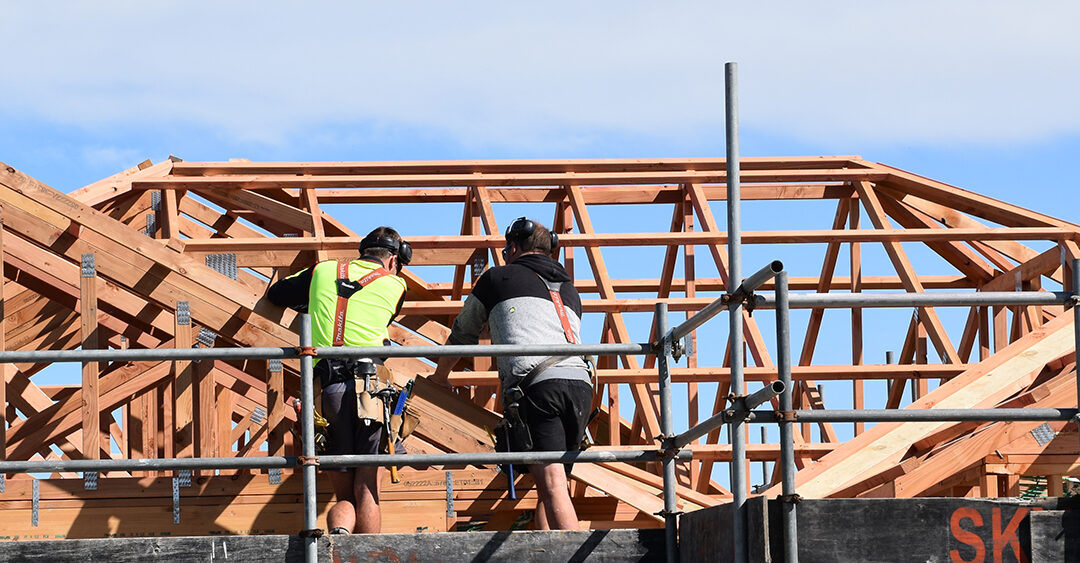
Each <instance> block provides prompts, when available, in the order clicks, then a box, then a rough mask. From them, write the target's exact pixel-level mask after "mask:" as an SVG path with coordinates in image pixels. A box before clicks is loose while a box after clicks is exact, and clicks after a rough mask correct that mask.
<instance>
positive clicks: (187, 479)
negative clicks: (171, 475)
mask: <svg viewBox="0 0 1080 563" xmlns="http://www.w3.org/2000/svg"><path fill="white" fill-rule="evenodd" d="M176 482H177V483H179V484H180V486H181V487H190V486H191V470H190V469H181V470H180V471H177V472H176Z"/></svg>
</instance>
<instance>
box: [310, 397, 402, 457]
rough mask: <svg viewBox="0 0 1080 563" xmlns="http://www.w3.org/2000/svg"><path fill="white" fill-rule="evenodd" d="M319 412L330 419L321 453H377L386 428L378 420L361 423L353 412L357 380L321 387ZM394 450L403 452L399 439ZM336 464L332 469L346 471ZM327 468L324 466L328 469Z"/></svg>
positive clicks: (327, 419) (354, 410)
mask: <svg viewBox="0 0 1080 563" xmlns="http://www.w3.org/2000/svg"><path fill="white" fill-rule="evenodd" d="M322 407H323V413H322V415H323V416H324V417H325V418H326V421H327V422H329V423H330V429H329V431H328V438H329V439H328V440H327V444H326V452H325V453H324V454H323V455H359V454H377V453H379V444H381V443H382V441H383V434H384V433H385V432H386V428H385V427H384V426H383V425H382V424H379V423H378V422H375V421H371V423H370V424H364V423H363V422H361V421H360V419H359V418H357V414H356V380H355V379H350V380H347V381H342V382H339V383H331V384H330V385H328V386H327V387H323V390H322ZM394 453H405V447H404V446H403V445H402V444H401V442H400V441H398V442H396V443H395V444H394ZM349 469H350V468H345V467H343V468H338V469H333V470H332V471H348V470H349ZM327 470H328V469H323V471H327Z"/></svg>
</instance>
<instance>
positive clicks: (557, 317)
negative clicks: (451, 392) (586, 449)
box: [431, 217, 593, 530]
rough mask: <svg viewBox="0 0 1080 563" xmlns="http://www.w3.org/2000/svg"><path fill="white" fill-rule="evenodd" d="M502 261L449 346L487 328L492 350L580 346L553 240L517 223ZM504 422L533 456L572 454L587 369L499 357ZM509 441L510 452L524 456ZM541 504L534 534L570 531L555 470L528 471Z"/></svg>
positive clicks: (437, 377) (576, 314)
mask: <svg viewBox="0 0 1080 563" xmlns="http://www.w3.org/2000/svg"><path fill="white" fill-rule="evenodd" d="M505 235H506V247H505V248H504V249H503V251H502V252H503V258H505V260H506V263H507V265H506V266H501V267H497V268H492V269H490V270H488V271H486V272H484V274H483V275H482V276H480V279H478V280H477V282H476V284H475V285H474V286H473V289H472V293H471V294H470V295H469V297H468V298H467V299H466V300H465V303H464V305H463V307H462V310H461V313H460V314H459V315H458V316H457V318H456V319H454V325H453V329H452V330H451V333H450V337H449V338H448V339H447V344H476V343H477V341H478V338H479V335H480V330H481V328H482V327H483V325H484V324H485V323H487V324H488V326H489V328H490V332H491V341H492V342H493V343H494V344H561V343H566V342H570V343H578V342H580V341H581V338H580V331H581V298H580V297H579V296H578V293H577V290H576V289H575V288H574V284H573V283H572V282H571V279H570V276H569V274H567V272H566V270H565V269H563V267H562V265H561V264H559V262H557V261H556V260H555V259H554V258H553V256H554V255H556V254H557V252H558V244H559V239H558V236H557V235H555V233H552V232H551V231H549V230H548V229H547V228H546V227H544V226H543V225H541V224H540V223H538V222H536V221H530V220H529V219H526V218H525V217H521V218H519V219H517V220H516V221H514V222H513V223H512V224H511V225H510V227H509V228H507V230H506V233H505ZM457 361H458V359H457V358H442V359H440V360H439V363H438V366H437V367H436V370H435V372H434V373H433V374H432V375H431V379H432V381H433V382H435V383H441V384H443V385H446V382H447V375H448V374H449V373H450V370H451V369H452V368H453V366H454V364H456V363H457ZM498 366H499V380H500V383H501V386H502V392H503V403H504V419H505V418H508V415H509V413H511V412H512V411H511V410H510V408H511V407H512V406H513V407H514V408H513V410H515V411H517V412H516V413H515V414H516V415H517V416H519V417H520V420H521V422H523V423H524V426H525V428H526V429H527V430H528V434H529V435H531V442H532V448H531V450H533V451H568V450H577V449H578V448H579V446H580V444H581V440H582V438H583V437H584V435H585V426H586V423H587V422H588V413H589V409H590V407H591V404H592V397H593V389H592V384H591V378H590V374H589V370H588V364H587V363H586V362H585V360H584V358H582V357H580V356H567V357H551V358H545V357H542V356H509V357H508V356H500V357H499V358H498ZM514 442H515V440H511V444H510V447H511V449H513V450H523V449H529V448H523V447H521V446H520V443H514ZM529 472H530V473H531V474H532V476H533V479H534V481H535V482H536V488H537V493H538V494H539V497H540V501H541V502H540V503H539V504H538V505H537V511H536V527H537V528H538V529H541V530H549V529H560V530H573V529H577V527H578V519H577V513H576V512H575V510H574V505H573V502H572V501H571V499H570V493H569V490H568V487H567V480H566V476H567V471H566V470H564V467H563V466H562V465H561V464H556V463H551V464H536V465H530V466H529Z"/></svg>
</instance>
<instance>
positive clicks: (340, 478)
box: [326, 469, 357, 533]
mask: <svg viewBox="0 0 1080 563" xmlns="http://www.w3.org/2000/svg"><path fill="white" fill-rule="evenodd" d="M327 473H329V474H330V486H331V487H332V488H333V489H334V497H335V498H336V499H337V502H336V503H334V506H332V507H330V512H328V513H327V514H326V527H327V528H330V529H331V530H333V529H334V528H345V529H346V530H348V531H349V533H352V532H353V528H355V527H356V513H357V510H356V504H355V502H356V501H355V493H354V492H353V490H354V487H353V483H354V482H355V480H356V477H355V476H354V474H355V473H356V470H353V469H350V470H349V471H328V472H327Z"/></svg>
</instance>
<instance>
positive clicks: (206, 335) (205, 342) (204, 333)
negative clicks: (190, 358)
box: [195, 327, 217, 348]
mask: <svg viewBox="0 0 1080 563" xmlns="http://www.w3.org/2000/svg"><path fill="white" fill-rule="evenodd" d="M215 340H217V333H216V332H214V331H212V330H210V329H208V328H206V327H199V334H198V335H197V336H196V337H195V342H198V343H199V345H201V346H205V347H206V348H213V347H214V341H215Z"/></svg>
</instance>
